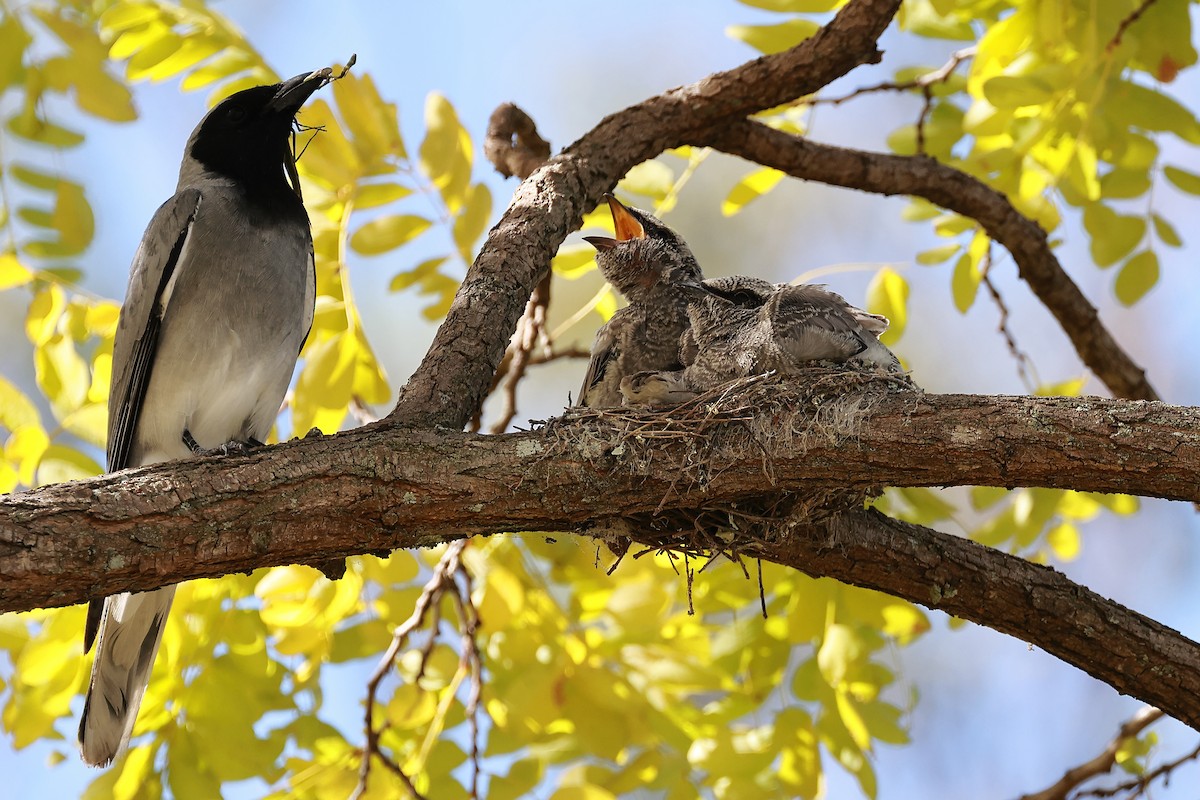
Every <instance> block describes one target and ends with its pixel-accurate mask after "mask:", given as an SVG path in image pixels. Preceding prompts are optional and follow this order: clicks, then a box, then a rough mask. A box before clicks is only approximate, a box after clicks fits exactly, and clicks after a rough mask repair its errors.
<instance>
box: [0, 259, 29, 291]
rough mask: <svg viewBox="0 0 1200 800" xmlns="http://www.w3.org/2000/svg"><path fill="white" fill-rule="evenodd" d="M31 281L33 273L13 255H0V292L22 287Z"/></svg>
mask: <svg viewBox="0 0 1200 800" xmlns="http://www.w3.org/2000/svg"><path fill="white" fill-rule="evenodd" d="M32 279H33V273H32V272H30V271H29V270H28V269H26V268H25V265H24V264H22V263H21V262H20V261H18V260H17V257H16V256H15V255H13V254H12V253H0V292H2V291H4V290H5V289H11V288H13V287H14V286H24V285H25V284H27V283H29V281H31V280H32Z"/></svg>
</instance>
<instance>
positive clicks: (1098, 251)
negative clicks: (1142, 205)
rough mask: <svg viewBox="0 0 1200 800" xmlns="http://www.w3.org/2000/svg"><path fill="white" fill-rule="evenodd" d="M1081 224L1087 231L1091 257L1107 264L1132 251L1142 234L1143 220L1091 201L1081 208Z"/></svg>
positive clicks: (1097, 261) (1144, 232)
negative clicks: (1082, 209) (1089, 236)
mask: <svg viewBox="0 0 1200 800" xmlns="http://www.w3.org/2000/svg"><path fill="white" fill-rule="evenodd" d="M1083 226H1084V228H1086V229H1087V232H1088V233H1089V234H1091V237H1092V242H1091V253H1092V260H1093V261H1095V262H1096V264H1097V266H1101V267H1108V266H1111V265H1113V264H1115V263H1117V262H1118V261H1120V260H1121V259H1122V258H1124V257H1125V256H1127V255H1129V254H1130V253H1132V252H1133V248H1135V247H1137V246H1138V243H1139V242H1141V241H1142V239H1143V237H1145V235H1146V220H1145V219H1143V218H1142V217H1133V216H1126V215H1121V214H1117V212H1115V211H1113V210H1112V209H1111V208H1109V207H1108V206H1106V205H1103V204H1101V203H1092V204H1091V205H1089V206H1087V208H1085V209H1084V211H1083Z"/></svg>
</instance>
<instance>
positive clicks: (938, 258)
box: [917, 244, 962, 265]
mask: <svg viewBox="0 0 1200 800" xmlns="http://www.w3.org/2000/svg"><path fill="white" fill-rule="evenodd" d="M961 249H962V245H960V244H944V245H942V246H940V247H931V248H930V249H928V250H923V251H921V252H920V253H917V263H918V264H925V265H932V264H941V263H943V262H945V261H949V260H950V259H951V258H953V257H954V254H955V253H957V252H958V251H959V250H961Z"/></svg>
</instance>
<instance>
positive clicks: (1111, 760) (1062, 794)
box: [1021, 706, 1163, 800]
mask: <svg viewBox="0 0 1200 800" xmlns="http://www.w3.org/2000/svg"><path fill="white" fill-rule="evenodd" d="M1162 716H1163V712H1162V711H1160V710H1159V709H1157V708H1154V707H1153V706H1142V707H1141V708H1140V709H1138V712H1137V713H1136V714H1134V715H1133V716H1132V717H1131V718H1129V719H1127V720H1125V722H1124V723H1122V725H1121V729H1120V730H1118V731H1117V735H1116V736H1114V737H1113V738H1112V739H1111V740H1110V741H1109V743H1108V744H1107V745H1106V746H1105V748H1104V750H1103V751H1102V752H1101V753H1100V754H1099V755H1097V756H1096V757H1095V758H1092V759H1090V760H1088V761H1085V762H1084V763H1082V764H1080V765H1079V766H1076V767H1071V768H1070V769H1069V770H1067V772H1066V774H1064V775H1063V776H1062V777H1061V778H1059V779H1058V780H1057V781H1055V782H1054V785H1053V786H1048V787H1046V788H1045V789H1042V790H1041V791H1040V792H1035V793H1033V794H1026V795H1022V796H1021V800H1067V795H1069V794H1070V793H1071V791H1072V790H1074V789H1078V788H1079V787H1080V785H1082V784H1083V783H1086V782H1087V781H1090V780H1091V779H1092V778H1095V777H1097V776H1099V775H1104V774H1106V773H1108V772H1109V771H1111V770H1112V768H1113V767H1115V766H1116V765H1117V753H1119V752H1120V751H1121V748H1122V747H1124V746H1125V745H1127V744H1129V742H1131V741H1132V740H1134V739H1136V738H1137V737H1138V736H1140V735H1141V734H1142V731H1144V730H1145V729H1146V728H1148V727H1150V726H1151V725H1153V724H1154V723H1155V722H1158V721H1159V720H1160V719H1162Z"/></svg>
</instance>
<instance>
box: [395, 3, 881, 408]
mask: <svg viewBox="0 0 1200 800" xmlns="http://www.w3.org/2000/svg"><path fill="white" fill-rule="evenodd" d="M899 5H900V2H899V0H851V2H850V3H848V4H847V5H846V6H845V7H844V8H843V9H842V10H841V11H839V12H838V14H837V16H836V17H834V19H833V20H832V21H831V22H830V23H829V24H828V25H826V26H825V27H824V28H822V29H821V30H820V31H818V32H817V33H816V34H815V35H813V36H812V37H811V38H809V39H807V40H805V41H804V42H802V43H800V44H799V45H797V46H796V47H793V48H792V49H790V50H786V51H784V52H782V53H777V54H774V55H769V56H763V57H762V58H758V59H755V60H753V61H749V62H747V63H745V64H742V65H741V66H739V67H736V68H734V69H731V70H728V71H726V72H719V73H716V74H714V75H709V76H708V77H706V78H704V79H702V80H700V81H697V82H696V83H693V84H690V85H687V86H682V87H679V88H676V89H671V90H670V91H667V92H664V93H663V94H661V95H658V96H656V97H652V98H650V99H649V100H645V101H643V102H642V103H639V104H637V105H635V106H631V107H630V108H627V109H625V110H624V111H621V112H619V113H617V114H613V115H610V116H608V117H606V118H605V119H603V120H601V122H600V123H599V124H598V125H596V127H595V128H593V129H592V130H591V131H590V132H588V133H587V134H586V135H584V137H583V138H581V139H579V140H578V141H577V142H575V143H574V144H572V145H570V146H569V147H567V148H566V149H565V150H564V151H563V152H562V153H560V154H559V155H558V156H555V157H554V158H552V159H550V161H549V162H548V163H547V164H546V165H545V166H543V167H541V168H540V169H539V170H538V171H537V172H535V173H534V174H533V176H531V177H530V179H529V180H527V181H525V182H524V183H522V184H521V185H520V186H519V187H518V188H517V191H516V194H515V195H514V197H513V201H512V204H511V205H510V206H509V208H508V210H507V211H506V212H505V214H504V216H503V217H502V218H501V220H500V222H499V223H497V225H496V226H495V227H494V228H492V230H491V232H490V233H489V234H488V238H487V241H486V242H485V243H484V246H483V249H482V250H481V251H480V254H479V257H478V258H476V259H475V264H474V265H473V266H472V267H471V269H470V270H468V272H467V276H466V278H465V279H464V280H463V283H462V286H461V287H460V288H459V291H458V294H457V296H456V297H455V299H454V303H453V304H452V305H451V307H450V312H449V314H447V316H446V320H445V322H443V323H442V325H441V327H440V328H439V329H438V332H437V334H436V336H435V337H434V341H433V344H432V346H431V347H430V350H429V353H428V354H427V355H426V357H425V359H424V360H423V361H422V362H421V365H420V366H419V367H418V368H417V370H416V372H414V373H413V375H412V377H411V378H409V381H408V384H407V385H406V386H405V387H404V388H403V389H402V390H401V392H400V396H399V399H398V401H397V404H396V408H395V409H394V410H393V411H392V413H391V414H390V415H389V419H392V420H395V421H400V422H403V423H404V424H407V425H414V426H422V427H424V426H443V427H446V428H454V429H461V428H462V427H463V426H464V425H466V424H467V422H469V421H470V419H471V416H472V415H473V414H474V413H475V410H476V409H477V408H478V407H479V404H480V403H481V402H482V399H483V396H484V394H485V393H486V392H487V389H488V386H489V384H490V382H491V378H492V375H493V373H494V372H495V370H496V367H497V365H498V364H499V363H500V359H501V357H502V356H503V354H504V350H505V347H506V346H507V344H508V341H509V337H510V336H511V335H512V332H513V331H514V330H515V328H516V324H517V320H518V319H519V318H520V316H521V314H522V312H523V311H524V308H525V303H526V301H527V300H528V298H529V295H530V292H531V291H532V290H533V287H534V286H535V285H536V284H537V282H538V280H540V279H541V276H542V275H543V274H545V272H546V270H547V269H548V268H549V264H550V258H551V257H552V256H553V255H554V253H555V252H556V251H557V250H558V246H559V245H560V244H562V241H563V239H565V238H566V235H567V234H568V233H569V232H570V231H572V230H574V229H576V228H577V227H578V226H579V224H580V220H581V219H582V217H583V214H584V213H585V212H586V211H588V210H589V209H591V208H593V207H594V206H595V205H596V204H597V203H599V202H600V197H601V195H602V194H603V193H604V192H606V191H608V190H610V189H611V188H612V187H613V186H615V185H616V183H617V181H618V180H619V179H620V178H621V177H622V176H623V175H624V174H625V173H626V172H627V171H629V169H630V168H631V167H633V166H635V165H637V164H640V163H641V162H642V161H645V160H646V159H648V158H653V157H654V156H656V155H658V154H659V153H661V152H663V151H664V150H666V149H668V148H670V147H673V146H675V145H677V144H680V143H682V142H684V141H686V140H687V139H688V138H690V136H689V135H690V134H691V133H692V132H695V131H700V130H704V129H706V128H709V127H711V126H713V125H716V124H720V123H723V122H726V121H729V120H736V119H738V118H741V117H744V116H746V115H747V114H751V113H754V112H756V111H761V110H764V109H767V108H772V107H774V106H777V105H780V104H782V103H786V102H790V101H792V100H794V99H795V98H797V97H801V96H803V95H806V94H812V93H813V92H815V91H817V90H819V89H821V88H822V87H824V86H826V85H827V84H829V83H830V82H832V81H834V80H835V79H837V78H839V77H841V76H842V75H845V74H846V73H847V72H849V71H850V70H852V69H854V68H855V67H857V66H859V65H860V64H865V63H874V62H876V61H878V60H879V58H880V53H879V51H878V50H877V49H876V41H877V40H878V38H879V36H880V35H881V34H882V33H883V31H884V29H885V28H887V26H888V25H889V24H890V23H891V20H892V17H893V16H894V15H895V13H896V11H897V9H898V8H899Z"/></svg>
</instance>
